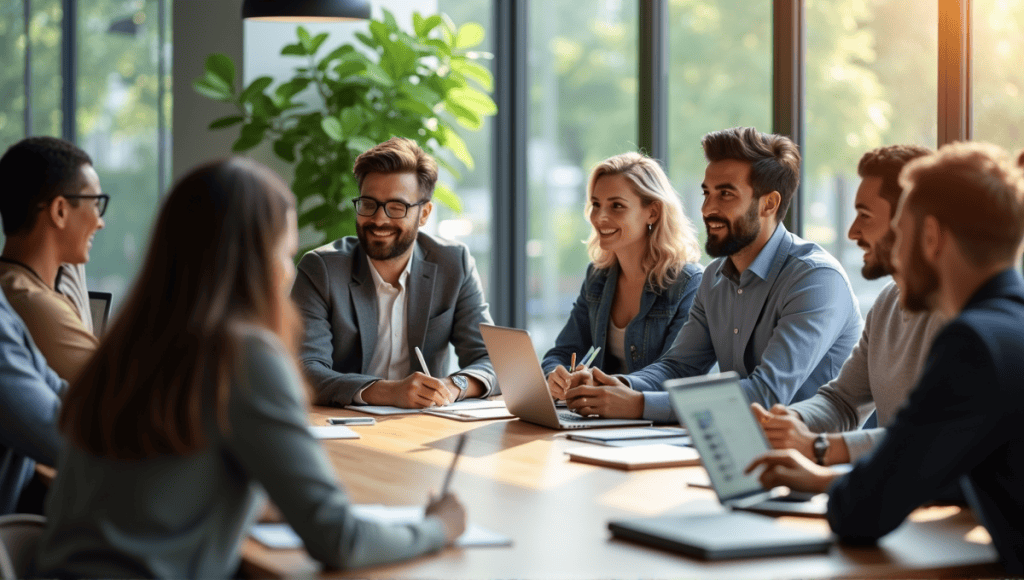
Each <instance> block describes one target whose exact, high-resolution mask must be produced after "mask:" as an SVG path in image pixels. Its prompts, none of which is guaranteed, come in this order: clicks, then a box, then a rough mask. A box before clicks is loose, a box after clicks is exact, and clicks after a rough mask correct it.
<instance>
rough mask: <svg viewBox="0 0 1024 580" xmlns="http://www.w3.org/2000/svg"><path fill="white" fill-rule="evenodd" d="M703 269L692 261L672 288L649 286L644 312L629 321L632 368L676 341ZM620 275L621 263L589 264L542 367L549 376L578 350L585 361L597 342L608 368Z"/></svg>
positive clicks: (654, 357)
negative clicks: (567, 314) (609, 340)
mask: <svg viewBox="0 0 1024 580" xmlns="http://www.w3.org/2000/svg"><path fill="white" fill-rule="evenodd" d="M703 272H704V268H703V267H702V266H701V265H700V264H686V266H684V267H683V269H682V270H681V271H680V272H679V273H678V274H677V275H676V279H675V281H674V282H673V283H672V285H671V286H669V287H668V288H666V289H664V290H661V291H658V290H655V289H653V288H652V287H651V286H650V285H647V286H644V294H643V296H642V297H641V298H640V311H639V312H637V315H636V316H635V317H634V318H633V320H630V321H629V324H628V325H627V326H626V344H625V349H624V351H625V353H626V361H625V362H626V367H627V369H628V372H630V373H632V372H635V371H637V370H640V369H642V368H643V367H645V366H647V365H649V364H651V363H652V362H654V361H655V360H657V358H658V357H660V356H661V355H662V353H664V352H665V351H666V350H668V348H669V347H670V346H672V342H673V341H674V340H675V337H676V335H677V334H679V329H680V328H682V326H683V323H684V322H686V318H687V316H688V315H689V312H690V304H691V303H693V297H694V296H695V295H696V294H697V288H698V287H699V286H700V280H701V276H702V275H703ZM618 280H619V266H618V265H617V264H616V265H615V266H613V267H611V268H607V269H597V268H595V267H594V264H590V266H588V267H587V277H586V279H585V280H584V281H583V287H582V288H581V289H580V296H579V298H577V299H576V303H575V304H574V305H573V307H572V313H571V314H570V315H569V320H568V322H566V323H565V328H563V329H562V332H560V333H558V338H557V339H556V340H555V346H554V348H552V349H551V350H549V351H548V352H547V353H546V354H545V355H544V362H543V363H541V366H542V367H543V368H544V374H545V375H547V374H548V373H550V372H551V371H553V370H554V369H555V367H557V366H558V365H562V366H564V367H567V368H568V366H569V360H570V357H571V356H572V353H573V352H575V353H576V357H577V358H576V360H577V361H579V360H580V359H581V358H582V357H583V355H584V354H585V353H586V352H587V349H589V348H590V347H591V346H593V347H594V348H597V347H601V352H599V353H598V354H597V358H596V359H594V362H593V365H592V366H595V367H598V368H601V367H602V364H603V363H604V355H605V353H606V352H607V350H608V346H607V345H606V344H605V343H606V342H607V336H608V324H609V323H610V321H611V313H612V301H613V299H614V298H615V287H616V284H617V283H618Z"/></svg>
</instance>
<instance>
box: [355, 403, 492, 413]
mask: <svg viewBox="0 0 1024 580" xmlns="http://www.w3.org/2000/svg"><path fill="white" fill-rule="evenodd" d="M345 408H346V409H351V410H353V411H359V412H360V413H368V414H370V415H411V414H413V413H423V412H424V411H439V410H445V411H469V410H476V409H504V408H505V401H488V400H480V399H474V400H471V401H458V402H455V403H451V404H450V405H445V406H443V407H427V408H426V409H404V408H402V407H388V406H386V405H348V406H346V407H345Z"/></svg>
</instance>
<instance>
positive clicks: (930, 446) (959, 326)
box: [748, 143, 1024, 575]
mask: <svg viewBox="0 0 1024 580" xmlns="http://www.w3.org/2000/svg"><path fill="white" fill-rule="evenodd" d="M901 183H902V185H903V188H904V191H903V195H902V198H901V201H900V205H899V208H898V209H897V212H896V215H895V217H894V218H893V229H894V230H895V231H896V242H895V245H894V247H893V250H892V257H893V262H892V263H893V267H894V270H895V272H894V274H893V278H894V279H895V280H896V283H897V284H898V285H899V287H900V292H901V299H902V301H903V305H904V306H905V307H906V308H907V309H908V310H917V311H920V310H924V309H928V310H932V311H938V312H941V313H943V314H944V315H946V316H947V317H949V318H950V319H951V321H950V322H949V324H948V325H946V326H945V327H944V328H943V329H942V330H941V331H939V333H938V335H937V336H936V338H935V342H934V344H933V345H932V348H931V351H930V353H929V356H928V361H927V362H926V363H925V368H924V371H923V372H922V374H921V378H920V379H919V381H918V383H917V386H916V387H915V389H914V391H913V392H912V393H911V395H910V399H909V400H908V402H907V405H906V407H904V408H903V409H902V410H901V411H900V412H899V414H898V415H897V416H896V420H895V422H894V423H893V425H892V427H891V428H890V429H889V434H888V436H887V437H886V439H885V440H884V441H883V442H882V444H881V445H880V446H879V447H878V448H877V449H876V450H875V453H874V455H870V456H868V457H865V458H864V459H862V460H861V461H859V462H858V463H857V464H856V466H855V467H854V469H853V471H851V472H850V473H849V474H848V475H846V476H842V477H840V476H838V475H837V474H836V473H834V472H832V471H831V470H829V469H827V468H824V467H820V466H817V465H815V464H814V463H812V462H811V461H810V460H809V459H807V458H806V457H804V456H803V455H801V454H799V453H797V452H795V451H793V450H791V449H790V450H784V451H783V450H777V451H773V452H771V453H769V454H768V455H766V456H763V457H761V458H759V459H757V460H755V461H754V463H752V464H751V466H750V467H749V468H748V470H753V469H755V468H757V467H758V466H761V465H763V466H764V471H762V473H761V475H760V477H761V482H762V483H763V484H764V485H765V487H771V486H775V485H788V486H790V487H792V488H796V489H803V490H808V491H826V490H827V491H828V493H829V507H828V518H829V523H830V524H831V526H832V529H833V530H834V531H835V532H836V533H837V534H838V535H839V536H840V537H841V538H843V539H845V540H849V541H860V542H863V541H873V540H875V539H877V538H879V537H881V536H883V535H885V534H887V533H889V532H890V531H892V530H893V529H894V528H896V526H898V525H899V524H900V523H901V522H902V521H903V519H904V518H905V517H906V516H907V514H909V513H910V512H911V511H912V510H913V509H915V508H916V507H918V506H919V505H921V504H922V503H925V502H927V501H929V500H931V499H933V498H934V497H935V495H936V493H937V492H938V491H939V490H940V489H942V488H943V487H945V486H947V485H950V484H953V483H955V482H957V481H958V480H959V481H960V483H961V485H962V487H963V489H964V494H965V495H966V497H967V500H968V502H969V503H970V504H971V507H972V508H973V509H974V513H975V515H976V516H977V517H978V518H979V519H980V520H981V522H982V523H983V524H984V525H985V526H986V527H987V528H988V532H989V535H991V537H992V542H993V544H994V546H995V548H996V550H997V551H998V552H999V555H1000V557H1001V558H1002V560H1003V564H1004V565H1005V566H1006V570H1007V572H1009V573H1010V574H1012V575H1020V574H1022V573H1024V536H1022V531H1024V437H1022V436H1021V430H1020V426H1021V425H1022V424H1024V278H1022V277H1021V275H1020V273H1019V272H1018V271H1017V269H1016V268H1017V266H1018V265H1019V264H1020V247H1021V239H1022V238H1024V174H1022V172H1021V169H1020V168H1019V167H1016V164H1015V163H1014V160H1012V159H1011V158H1010V156H1009V155H1007V154H1006V153H1005V152H1004V151H1002V150H1000V149H999V148H997V147H994V146H991V145H985V144H979V143H959V144H954V145H948V146H946V147H943V148H942V149H940V150H939V151H938V153H935V154H933V155H931V156H928V157H925V158H922V159H918V160H916V161H913V162H911V163H910V164H908V166H907V167H906V168H905V169H904V170H903V173H902V175H901Z"/></svg>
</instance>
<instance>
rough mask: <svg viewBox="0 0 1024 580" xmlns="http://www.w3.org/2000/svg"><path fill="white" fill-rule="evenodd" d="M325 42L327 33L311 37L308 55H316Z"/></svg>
mask: <svg viewBox="0 0 1024 580" xmlns="http://www.w3.org/2000/svg"><path fill="white" fill-rule="evenodd" d="M325 40H327V33H326V32H321V33H320V34H317V35H316V36H314V37H313V40H312V42H311V43H310V48H309V54H316V51H318V50H320V46H321V45H322V44H323V43H324V41H325Z"/></svg>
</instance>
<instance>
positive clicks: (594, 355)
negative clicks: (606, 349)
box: [581, 347, 601, 368]
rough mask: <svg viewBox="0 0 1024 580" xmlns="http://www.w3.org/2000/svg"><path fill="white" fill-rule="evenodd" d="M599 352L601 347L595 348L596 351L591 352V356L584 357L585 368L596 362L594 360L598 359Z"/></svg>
mask: <svg viewBox="0 0 1024 580" xmlns="http://www.w3.org/2000/svg"><path fill="white" fill-rule="evenodd" d="M599 352H601V347H597V348H596V349H594V352H592V353H590V358H584V359H583V362H582V363H581V364H583V368H589V367H590V365H592V364H594V361H595V360H596V359H597V353H599Z"/></svg>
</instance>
